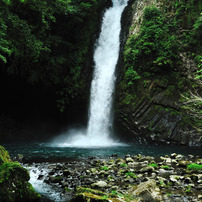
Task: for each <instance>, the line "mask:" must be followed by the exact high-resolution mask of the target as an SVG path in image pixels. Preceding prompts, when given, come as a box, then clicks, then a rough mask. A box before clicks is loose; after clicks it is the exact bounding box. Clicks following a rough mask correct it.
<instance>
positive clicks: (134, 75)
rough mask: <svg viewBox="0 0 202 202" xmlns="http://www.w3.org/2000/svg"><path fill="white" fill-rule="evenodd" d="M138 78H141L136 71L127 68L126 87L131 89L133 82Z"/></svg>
mask: <svg viewBox="0 0 202 202" xmlns="http://www.w3.org/2000/svg"><path fill="white" fill-rule="evenodd" d="M140 78H141V77H140V76H139V75H138V73H137V71H135V70H134V68H133V67H129V68H128V69H127V70H126V72H125V79H126V81H127V87H131V86H132V85H134V81H135V80H137V79H140Z"/></svg>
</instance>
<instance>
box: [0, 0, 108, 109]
mask: <svg viewBox="0 0 202 202" xmlns="http://www.w3.org/2000/svg"><path fill="white" fill-rule="evenodd" d="M0 4H1V12H0V15H1V16H0V23H1V26H0V64H1V69H0V71H1V72H4V73H6V74H9V75H16V76H18V77H22V78H26V80H27V82H29V83H31V84H33V85H37V84H42V85H43V87H46V88H52V89H54V90H55V91H56V95H57V105H58V108H59V109H60V110H61V111H64V109H65V105H66V104H67V103H68V102H70V101H71V100H72V99H74V98H75V97H76V96H79V95H81V94H82V93H83V91H84V90H83V89H84V88H85V85H87V84H86V83H87V82H88V81H86V80H85V79H86V78H85V76H84V75H82V74H81V73H82V71H84V64H85V63H87V62H88V63H90V58H91V57H88V60H89V61H87V60H86V59H85V57H86V56H87V54H88V53H89V52H90V51H91V49H90V47H91V46H92V42H93V41H92V40H93V36H94V35H95V33H96V32H97V30H98V26H99V18H100V10H101V8H102V7H103V6H104V4H106V1H101V0H86V1H81V0H74V1H71V0H68V1H66V0H50V1H48V0H45V1H40V0H3V1H1V3H0ZM92 16H93V17H92Z"/></svg>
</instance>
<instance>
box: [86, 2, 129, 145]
mask: <svg viewBox="0 0 202 202" xmlns="http://www.w3.org/2000/svg"><path fill="white" fill-rule="evenodd" d="M126 5H127V0H113V6H112V7H111V8H110V9H108V10H107V11H106V13H105V15H104V18H103V23H102V28H101V33H100V37H99V40H98V44H97V47H96V49H95V53H94V61H95V70H94V77H93V81H92V84H91V85H92V86H91V104H90V112H89V122H88V129H87V137H88V138H89V141H90V144H92V145H97V144H101V145H102V144H104V145H105V144H106V143H107V144H111V142H112V140H111V139H109V134H110V128H111V127H112V122H111V116H110V114H111V108H112V99H113V98H112V94H113V91H114V82H115V68H116V64H117V60H118V57H119V47H120V37H119V35H120V30H121V22H120V21H121V14H122V12H123V10H124V8H125V6H126Z"/></svg>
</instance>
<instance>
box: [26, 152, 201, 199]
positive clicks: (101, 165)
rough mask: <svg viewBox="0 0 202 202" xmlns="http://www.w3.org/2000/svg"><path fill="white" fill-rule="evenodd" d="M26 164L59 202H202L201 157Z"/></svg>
mask: <svg viewBox="0 0 202 202" xmlns="http://www.w3.org/2000/svg"><path fill="white" fill-rule="evenodd" d="M23 165H24V166H25V167H27V168H28V169H29V170H30V171H31V172H35V173H36V175H37V178H38V180H39V181H41V182H42V183H43V184H48V185H50V186H51V187H52V188H53V190H55V191H56V192H57V193H59V194H60V199H57V200H55V201H59V200H61V201H196V202H198V201H202V159H201V158H200V157H199V156H192V155H188V156H183V155H180V154H176V153H173V154H171V155H170V156H161V157H157V158H154V157H152V156H142V155H136V156H131V155H126V156H125V157H124V158H118V156H116V155H113V156H111V157H108V158H106V159H101V158H94V157H91V158H87V159H82V160H71V161H66V162H62V163H47V162H44V163H31V164H30V163H29V164H28V163H26V164H23Z"/></svg>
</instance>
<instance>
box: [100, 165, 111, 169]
mask: <svg viewBox="0 0 202 202" xmlns="http://www.w3.org/2000/svg"><path fill="white" fill-rule="evenodd" d="M100 169H101V170H109V168H108V167H107V166H102V167H101V168H100Z"/></svg>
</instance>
